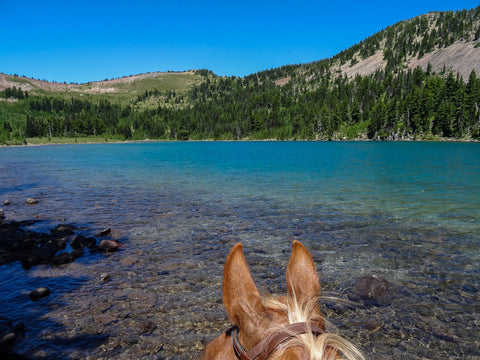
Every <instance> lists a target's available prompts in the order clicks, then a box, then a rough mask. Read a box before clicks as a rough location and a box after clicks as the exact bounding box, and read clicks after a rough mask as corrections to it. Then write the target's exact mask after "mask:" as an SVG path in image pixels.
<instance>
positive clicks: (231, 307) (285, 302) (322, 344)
mask: <svg viewBox="0 0 480 360" xmlns="http://www.w3.org/2000/svg"><path fill="white" fill-rule="evenodd" d="M286 279H287V291H288V293H287V296H280V297H276V298H266V299H262V298H261V297H260V294H259V292H258V290H257V287H256V286H255V283H254V282H253V280H252V277H251V275H250V271H249V269H248V265H247V262H246V260H245V256H244V255H243V249H242V245H241V244H236V245H235V246H234V247H233V249H232V250H231V251H230V254H229V255H228V257H227V261H226V262H225V268H224V280H223V302H224V304H225V308H226V309H227V313H228V316H229V318H230V320H231V321H232V322H233V324H234V326H233V327H232V328H231V329H229V330H227V331H226V332H225V333H223V334H222V335H220V336H219V337H218V338H216V339H215V340H213V341H212V342H211V343H210V344H208V345H207V347H206V348H205V350H204V352H203V354H202V356H201V360H215V359H222V360H236V359H239V360H266V359H269V360H307V359H310V360H321V359H339V358H340V354H342V355H344V356H345V357H347V358H348V359H363V357H362V355H361V354H360V353H359V352H358V350H356V348H355V347H354V346H353V345H351V344H350V343H348V342H347V341H346V340H344V339H342V338H341V337H339V336H338V335H335V334H328V333H326V332H325V321H324V319H323V316H322V313H321V311H320V307H319V305H318V299H319V296H320V282H319V280H318V275H317V272H316V271H315V265H314V263H313V259H312V256H311V255H310V253H309V252H308V250H307V249H306V248H305V247H304V246H303V245H302V244H301V243H300V242H298V241H294V242H293V251H292V255H291V257H290V261H289V263H288V266H287V273H286Z"/></svg>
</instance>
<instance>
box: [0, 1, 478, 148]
mask: <svg viewBox="0 0 480 360" xmlns="http://www.w3.org/2000/svg"><path fill="white" fill-rule="evenodd" d="M477 74H478V75H479V76H480V7H477V8H476V9H472V10H469V11H467V10H464V11H459V12H455V13H454V12H436V13H429V14H426V15H422V16H419V17H416V18H413V19H410V20H406V21H402V22H400V23H397V24H395V25H393V26H390V27H388V28H386V29H384V30H382V31H380V32H378V33H376V34H374V35H373V36H371V37H369V38H367V39H365V40H364V41H362V42H360V43H359V44H357V45H354V46H352V47H351V48H349V49H346V50H345V51H342V52H341V53H339V54H338V55H336V56H334V57H333V58H330V59H324V60H321V61H317V62H313V63H308V64H300V65H287V66H283V67H281V68H276V69H271V70H267V71H261V72H258V73H256V74H252V75H249V76H247V77H244V78H239V77H219V76H216V75H215V74H213V73H212V72H210V71H208V70H197V71H195V72H191V73H189V75H188V76H189V77H188V78H187V77H185V78H182V79H183V80H182V81H183V82H182V86H176V87H174V86H173V85H169V86H170V87H169V86H166V85H165V82H163V83H162V82H161V79H160V78H159V79H158V80H155V81H153V80H152V77H150V78H149V80H148V82H146V80H145V79H140V78H138V79H137V78H136V79H135V80H132V81H131V83H134V84H136V86H135V87H131V88H129V90H128V91H127V92H126V93H127V94H128V95H129V96H126V95H125V94H126V93H125V92H124V93H122V94H120V93H119V92H118V89H119V87H118V86H119V85H118V84H117V85H116V86H117V87H113V86H111V87H108V86H110V85H109V82H108V81H105V82H104V83H105V84H104V85H105V86H106V87H107V88H109V89H110V88H112V89H113V90H111V91H108V92H107V91H103V92H102V91H98V92H97V93H95V92H94V91H91V89H92V85H90V87H88V86H87V84H82V86H83V87H77V88H75V91H72V90H71V89H70V90H68V89H67V88H65V90H63V92H62V91H59V90H58V89H57V90H56V91H52V90H49V91H46V90H45V89H43V90H42V91H38V89H37V88H29V89H26V88H25V87H24V88H23V89H22V83H25V81H24V80H22V81H17V82H14V83H13V84H16V85H17V86H15V85H14V86H9V87H6V88H5V89H4V91H3V92H0V98H1V97H3V101H0V142H4V143H15V142H16V143H23V142H26V141H28V139H30V138H35V137H44V138H53V137H66V138H75V137H78V136H94V137H99V136H101V137H102V138H105V139H107V140H108V139H133V140H141V139H146V138H150V139H175V140H186V139H323V140H329V139H381V140H401V139H440V138H452V139H466V140H470V139H480V111H479V107H478V105H479V103H480V77H478V76H477ZM182 76H183V75H182ZM10 78H12V77H10ZM172 79H173V78H172ZM187 80H188V81H187ZM142 81H143V82H142ZM163 81H165V78H163ZM107 85H108V86H107ZM122 86H124V85H122ZM130 86H132V85H130ZM98 88H100V87H98ZM89 89H90V90H89Z"/></svg>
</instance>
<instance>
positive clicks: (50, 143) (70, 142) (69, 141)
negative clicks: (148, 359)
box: [0, 138, 480, 148]
mask: <svg viewBox="0 0 480 360" xmlns="http://www.w3.org/2000/svg"><path fill="white" fill-rule="evenodd" d="M63 139H65V140H66V141H55V140H53V141H48V140H46V141H45V142H43V141H41V142H38V143H37V142H34V143H32V142H28V141H27V143H26V144H0V148H2V147H3V148H5V147H35V146H53V145H95V144H143V143H157V142H158V143H174V142H175V143H177V142H178V143H181V142H186V143H188V142H288V141H290V142H302V141H305V142H458V143H479V142H480V140H476V139H453V138H435V139H403V140H376V139H365V138H357V139H332V140H323V139H322V140H317V139H314V140H309V139H287V140H279V139H248V138H245V139H240V140H228V139H227V140H223V139H220V140H215V139H191V140H167V139H143V140H114V139H112V140H105V139H103V140H100V139H98V140H94V139H88V138H82V139H81V140H80V141H78V140H77V141H75V138H63Z"/></svg>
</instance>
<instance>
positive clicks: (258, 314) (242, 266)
mask: <svg viewBox="0 0 480 360" xmlns="http://www.w3.org/2000/svg"><path fill="white" fill-rule="evenodd" d="M223 276H224V278H223V303H224V304H225V308H226V310H227V313H228V316H229V317H230V319H231V320H232V322H233V323H234V324H236V325H237V326H238V327H239V336H240V342H241V343H242V344H243V345H244V346H245V347H246V349H248V348H250V347H253V346H254V345H255V344H256V343H257V342H259V341H260V340H261V338H262V336H263V332H264V331H265V328H266V325H265V322H266V320H268V319H267V317H268V315H267V313H266V311H265V307H264V305H263V302H262V299H261V297H260V294H259V292H258V290H257V287H256V286H255V283H254V282H253V279H252V277H251V275H250V270H249V269H248V265H247V261H246V260H245V256H244V254H243V247H242V244H240V243H239V244H236V245H235V246H234V247H233V249H232V250H231V251H230V254H229V255H228V257H227V260H226V262H225V268H224V270H223Z"/></svg>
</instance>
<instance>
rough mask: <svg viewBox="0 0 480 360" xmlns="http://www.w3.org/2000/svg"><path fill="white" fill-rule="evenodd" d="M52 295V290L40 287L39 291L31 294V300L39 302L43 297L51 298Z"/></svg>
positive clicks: (36, 290)
mask: <svg viewBox="0 0 480 360" xmlns="http://www.w3.org/2000/svg"><path fill="white" fill-rule="evenodd" d="M49 295H50V289H49V288H46V287H39V288H38V289H35V290H33V291H32V292H31V293H30V299H32V300H34V301H35V300H38V299H41V298H43V297H46V296H49Z"/></svg>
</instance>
